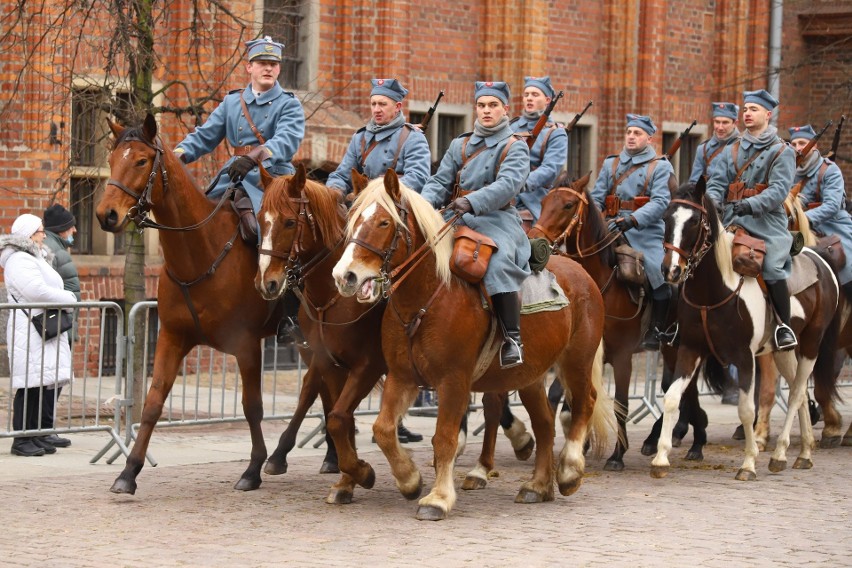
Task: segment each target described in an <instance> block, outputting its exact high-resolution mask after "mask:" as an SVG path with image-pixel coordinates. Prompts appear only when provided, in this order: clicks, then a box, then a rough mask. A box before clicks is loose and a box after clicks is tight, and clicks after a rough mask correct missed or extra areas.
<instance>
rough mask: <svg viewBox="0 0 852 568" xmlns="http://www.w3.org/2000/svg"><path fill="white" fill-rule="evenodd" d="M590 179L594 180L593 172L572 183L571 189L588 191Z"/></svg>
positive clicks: (590, 171)
mask: <svg viewBox="0 0 852 568" xmlns="http://www.w3.org/2000/svg"><path fill="white" fill-rule="evenodd" d="M590 179H592V170H589V173H587V174H586V175H584V176H583V177H581V178H580V179H578V180H576V181H575V182H574V183H572V184H571V187H572V188H574V189H575V190H577V191H580V192H583V191H586V187H588V185H589V180H590Z"/></svg>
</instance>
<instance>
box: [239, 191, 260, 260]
mask: <svg viewBox="0 0 852 568" xmlns="http://www.w3.org/2000/svg"><path fill="white" fill-rule="evenodd" d="M234 209H236V210H237V214H238V215H239V216H240V236H241V237H242V238H243V240H244V241H245V242H247V243H248V244H250V245H252V246H255V245H257V236H258V234H259V232H260V229H259V227H258V225H257V216H256V215H255V214H254V208H253V207H252V206H251V199H249V196H248V194H247V193H246V190H245V189H243V188H242V187H237V189H236V190H235V191H234Z"/></svg>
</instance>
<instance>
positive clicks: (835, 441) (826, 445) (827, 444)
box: [819, 436, 840, 450]
mask: <svg viewBox="0 0 852 568" xmlns="http://www.w3.org/2000/svg"><path fill="white" fill-rule="evenodd" d="M839 446H840V436H829V437H828V438H826V437H825V436H823V437H822V440H820V441H819V447H820V448H822V449H824V450H828V449H830V448H837V447H839Z"/></svg>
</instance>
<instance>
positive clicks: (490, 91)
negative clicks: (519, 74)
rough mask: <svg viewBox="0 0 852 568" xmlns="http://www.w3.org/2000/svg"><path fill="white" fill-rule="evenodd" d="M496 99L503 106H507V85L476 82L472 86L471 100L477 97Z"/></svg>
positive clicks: (496, 82)
mask: <svg viewBox="0 0 852 568" xmlns="http://www.w3.org/2000/svg"><path fill="white" fill-rule="evenodd" d="M486 96H491V97H497V98H498V99H500V100H501V101H502V102H503V104H504V105H507V104H509V97H510V96H511V95H510V94H509V85H508V84H507V83H504V82H503V81H477V82H476V83H474V85H473V100H474V101H475V100H477V99H479V97H486Z"/></svg>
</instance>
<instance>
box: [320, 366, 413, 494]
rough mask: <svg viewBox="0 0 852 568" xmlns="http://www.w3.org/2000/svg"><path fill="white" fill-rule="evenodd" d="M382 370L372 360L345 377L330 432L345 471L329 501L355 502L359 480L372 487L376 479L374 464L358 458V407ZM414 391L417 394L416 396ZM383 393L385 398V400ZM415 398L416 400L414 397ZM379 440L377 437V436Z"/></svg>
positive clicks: (329, 416)
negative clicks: (356, 413)
mask: <svg viewBox="0 0 852 568" xmlns="http://www.w3.org/2000/svg"><path fill="white" fill-rule="evenodd" d="M380 373H381V371H380V370H379V369H376V368H374V367H372V366H371V365H370V364H369V362H366V363H365V364H364V365H362V366H359V367H356V368H353V369H352V370H350V371H349V373H348V376H345V375H344V377H343V380H345V382H344V383H343V390H342V391H341V393H340V397H339V398H338V399H337V402H336V403H335V405H334V408H332V410H331V412H330V413H329V415H328V420H327V428H328V433H329V435H330V436H331V437H332V439H333V440H334V445H335V446H336V447H337V452H338V464H339V466H340V471H341V472H343V475H342V476H341V478H340V480H339V481H338V482H337V483H336V484H335V485H333V486H332V488H331V492H330V493H329V495H328V497H326V503H330V504H337V505H344V504H348V503H351V502H352V494H353V491H354V489H355V484H356V483H357V484H358V485H360V486H361V487H363V488H365V489H372V487H373V485H374V484H375V483H376V473H375V471H373V467H372V466H371V465H370V464H369V463H367V462H366V461H364V460H361V459H358V451H357V449H356V448H355V409H356V408H357V407H358V405H359V404H360V403H361V401H362V400H364V397H366V396H367V395H368V394H370V391H371V390H372V389H373V387H374V386H375V385H376V382H377V381H378V379H379V375H380ZM416 394H417V393H416V392H415V396H416ZM384 396H385V395H382V397H383V398H382V400H383V401H384ZM412 400H414V399H413V398H412ZM377 441H378V438H377Z"/></svg>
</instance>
